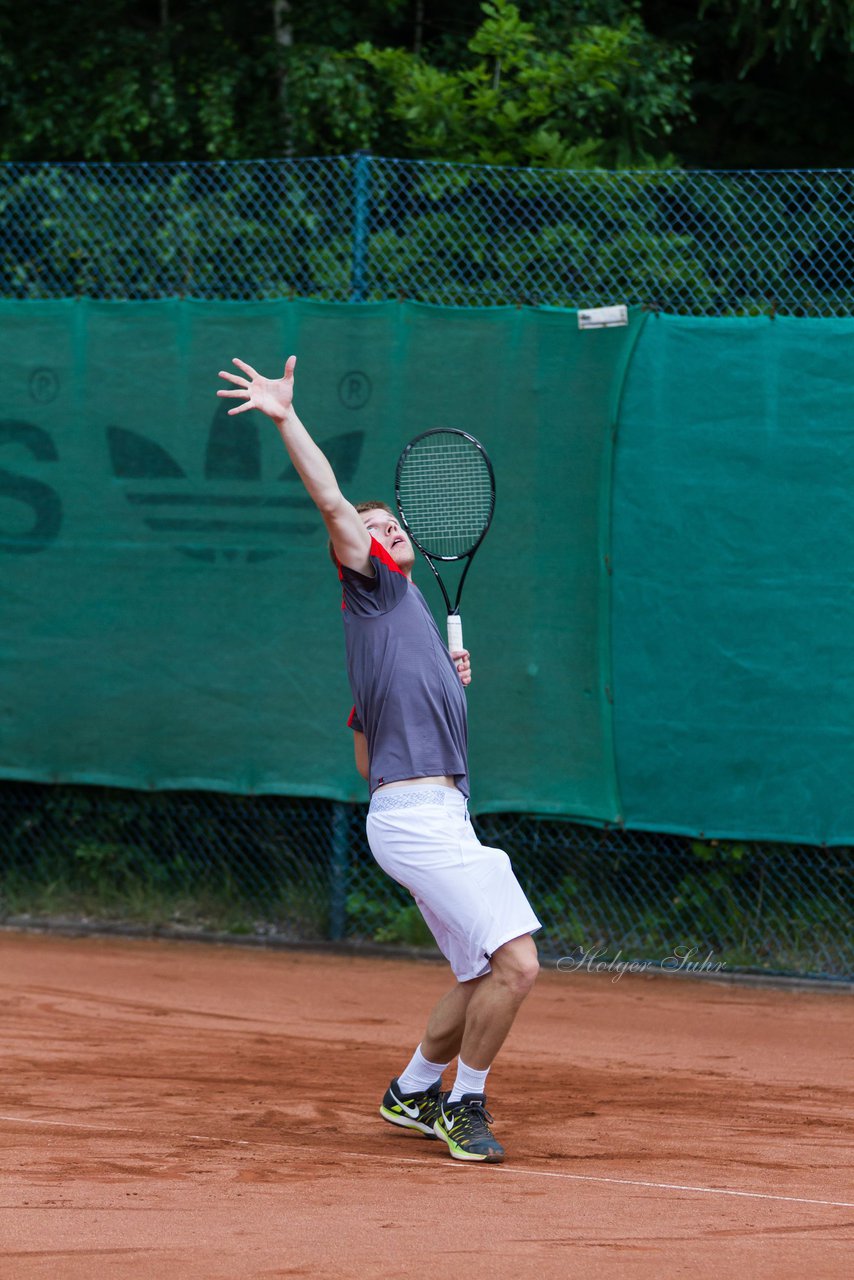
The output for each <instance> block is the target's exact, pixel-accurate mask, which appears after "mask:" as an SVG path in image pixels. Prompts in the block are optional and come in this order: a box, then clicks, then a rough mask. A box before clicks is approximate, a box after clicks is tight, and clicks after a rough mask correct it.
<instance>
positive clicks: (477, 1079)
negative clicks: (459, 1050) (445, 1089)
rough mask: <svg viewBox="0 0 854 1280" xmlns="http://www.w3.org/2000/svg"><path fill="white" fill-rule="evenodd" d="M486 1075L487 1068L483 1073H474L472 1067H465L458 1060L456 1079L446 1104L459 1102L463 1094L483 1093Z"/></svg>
mask: <svg viewBox="0 0 854 1280" xmlns="http://www.w3.org/2000/svg"><path fill="white" fill-rule="evenodd" d="M488 1075H489V1067H487V1068H486V1070H485V1071H475V1069H474V1067H467V1066H466V1064H465V1063H464V1062H463V1060H462V1058H458V1059H457V1078H456V1080H455V1081H454V1087H453V1089H452V1090H451V1092H450V1094H449V1095H448V1102H459V1100H460V1098H461V1097H462V1096H463V1094H464V1093H485V1092H486V1077H487V1076H488Z"/></svg>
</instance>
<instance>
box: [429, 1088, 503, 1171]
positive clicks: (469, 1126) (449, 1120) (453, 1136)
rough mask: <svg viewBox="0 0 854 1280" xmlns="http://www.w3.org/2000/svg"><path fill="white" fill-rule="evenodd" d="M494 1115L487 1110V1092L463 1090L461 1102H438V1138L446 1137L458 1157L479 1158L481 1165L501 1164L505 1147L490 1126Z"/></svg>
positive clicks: (436, 1131)
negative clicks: (465, 1091) (467, 1091)
mask: <svg viewBox="0 0 854 1280" xmlns="http://www.w3.org/2000/svg"><path fill="white" fill-rule="evenodd" d="M491 1124H492V1116H491V1115H490V1114H489V1112H488V1111H487V1109H486V1094H483V1093H464V1094H463V1096H462V1098H460V1100H459V1102H450V1103H449V1102H448V1101H447V1100H446V1097H443V1098H442V1099H441V1101H440V1103H439V1116H438V1118H437V1120H436V1122H435V1123H434V1125H433V1128H434V1130H435V1133H436V1136H437V1138H443V1139H444V1140H445V1142H447V1144H448V1150H449V1151H450V1153H451V1155H452V1156H453V1157H454V1159H455V1160H479V1161H480V1162H481V1163H482V1164H501V1162H502V1161H503V1159H504V1148H503V1147H502V1145H501V1143H500V1142H499V1141H498V1139H497V1138H496V1137H495V1134H494V1133H493V1132H492V1130H491V1129H490V1127H489V1126H490V1125H491Z"/></svg>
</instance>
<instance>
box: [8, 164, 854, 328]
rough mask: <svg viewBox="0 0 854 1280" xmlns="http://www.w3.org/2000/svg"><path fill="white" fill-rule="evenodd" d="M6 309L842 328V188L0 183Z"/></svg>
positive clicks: (274, 181) (848, 269)
mask: <svg viewBox="0 0 854 1280" xmlns="http://www.w3.org/2000/svg"><path fill="white" fill-rule="evenodd" d="M0 211H2V220H3V243H2V251H0V295H2V296H5V297H11V298H53V297H73V296H81V295H86V296H92V297H98V298H130V299H144V298H161V297H197V298H228V299H247V298H282V297H285V298H287V297H293V296H299V297H312V298H323V299H330V300H338V301H356V302H360V301H372V300H376V299H382V298H398V297H400V298H408V299H412V300H415V301H422V302H433V303H442V304H451V305H472V306H482V305H494V304H501V303H504V304H508V303H529V304H539V305H549V306H560V307H582V306H592V305H597V304H604V303H612V302H626V303H629V304H641V305H646V306H657V307H661V308H663V309H665V310H669V311H681V312H693V313H698V314H710V315H723V314H756V313H760V312H771V313H785V314H788V315H850V314H852V313H854V236H852V232H851V228H852V223H854V173H852V172H851V171H847V170H815V171H786V172H770V171H758V170H747V171H736V172H705V171H683V170H668V171H662V172H657V171H634V172H604V171H600V170H589V171H560V170H541V169H511V168H497V167H491V166H486V165H463V164H450V163H444V162H440V161H416V160H390V159H383V158H379V157H373V156H369V155H365V154H357V155H355V156H344V157H332V158H326V159H300V160H270V161H247V162H236V161H235V162H210V163H195V164H187V163H175V164H32V163H31V164H5V165H2V166H0Z"/></svg>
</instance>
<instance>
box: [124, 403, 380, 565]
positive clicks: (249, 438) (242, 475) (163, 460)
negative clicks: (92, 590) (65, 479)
mask: <svg viewBox="0 0 854 1280" xmlns="http://www.w3.org/2000/svg"><path fill="white" fill-rule="evenodd" d="M363 442H364V432H363V431H347V432H344V433H343V434H341V435H337V436H333V437H331V439H328V440H324V441H321V442H320V447H321V448H322V449H323V452H324V453H325V454H326V456H327V457H328V458H329V461H330V462H331V464H332V468H333V470H334V471H335V474H336V476H337V477H338V479H339V480H340V481H341V483H342V484H347V483H349V482H350V481H351V480H352V479H353V477H354V476H355V474H356V470H357V468H358V465H359V458H360V456H361V452H362V444H363ZM107 443H108V446H109V450H110V459H111V462H112V467H113V473H114V475H115V477H116V479H117V480H120V481H122V483H123V486H124V491H125V497H126V498H127V500H128V502H129V503H130V504H131V506H132V507H133V508H135V509H136V510H137V511H139V512H140V514H141V515H142V523H143V524H144V525H145V527H146V528H147V529H148V530H149V531H150V533H152V534H154V535H156V536H157V540H158V541H161V540H162V541H164V542H166V543H167V544H169V545H172V546H173V547H174V548H175V550H176V551H180V552H182V553H183V554H184V555H186V556H191V557H192V558H193V559H196V560H207V561H211V562H213V561H216V560H217V559H219V558H222V559H224V560H232V561H233V560H245V561H247V562H249V563H257V562H259V561H261V560H269V559H271V558H272V557H273V556H278V555H284V554H285V552H288V551H292V550H293V539H294V538H295V537H299V538H302V537H305V536H308V535H311V534H315V535H318V536H319V535H320V534H321V533H322V531H323V525H322V523H321V520H320V517H319V516H318V514H317V512H316V511H315V509H314V504H313V503H312V501H311V499H310V498H309V496H308V494H307V493H306V492H305V490H304V489H303V487H302V483H301V481H300V479H299V477H298V476H297V474H296V472H295V471H294V469H293V467H292V466H290V464H289V465H288V466H286V467H285V468H284V470H283V471H281V472H280V473H279V474H278V475H277V476H275V477H274V478H273V479H274V482H275V484H274V485H271V483H270V480H269V479H267V480H265V478H264V476H263V474H262V471H263V465H262V452H261V437H260V433H259V429H258V424H256V423H253V422H251V421H250V422H247V419H246V417H245V416H241V417H239V418H237V419H235V418H229V416H228V406H227V405H225V404H222V405H220V406H219V407H218V408H217V411H216V413H215V414H214V418H213V422H212V423H211V428H210V431H209V433H208V439H207V446H206V450H205V457H204V467H203V471H202V477H201V479H198V480H193V479H191V478H190V477H189V476H188V474H187V472H186V471H185V470H184V468H183V467H182V466H181V465H180V464H179V463H178V462H177V461H176V460H175V458H174V457H173V456H172V455H171V454H170V453H168V452H167V450H166V449H164V448H163V446H162V445H160V444H158V443H157V442H156V441H154V440H151V439H149V438H148V437H147V436H143V435H140V434H139V432H137V431H128V430H126V429H125V428H124V427H108V428H107ZM280 484H281V485H285V486H286V487H287V488H286V491H285V492H281V491H280V490H279V485H280ZM288 490H290V491H288Z"/></svg>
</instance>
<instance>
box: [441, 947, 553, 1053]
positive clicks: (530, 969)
mask: <svg viewBox="0 0 854 1280" xmlns="http://www.w3.org/2000/svg"><path fill="white" fill-rule="evenodd" d="M491 963H492V972H491V973H488V974H487V975H486V977H485V978H481V979H480V980H479V983H478V986H477V989H476V990H475V991H473V992H472V994H471V996H470V998H469V1001H468V1009H467V1012H466V1022H465V1031H464V1033H463V1038H462V1043H461V1045H460V1057H461V1058H462V1059H463V1061H464V1062H465V1064H466V1066H468V1067H472V1068H473V1069H474V1070H475V1071H485V1070H486V1068H487V1067H489V1066H491V1065H492V1062H493V1060H494V1058H495V1055H496V1054H497V1053H498V1050H499V1049H500V1048H501V1046H502V1044H503V1043H504V1041H505V1038H506V1036H507V1032H508V1031H509V1030H510V1028H511V1027H512V1025H513V1019H514V1018H515V1017H516V1014H517V1013H518V1011H519V1007H520V1005H521V1004H522V1001H523V1000H524V999H525V996H526V995H527V994H528V992H529V991H530V990H531V988H532V987H533V985H534V983H535V981H536V978H537V973H538V972H539V962H538V960H537V948H536V946H535V944H534V940H533V938H532V937H531V936H530V934H525V935H524V936H523V937H521V938H513V939H512V940H511V941H510V942H505V944H504V946H503V947H499V948H498V950H497V951H496V952H495V954H494V955H493V956H492V961H491ZM434 1061H435V1059H434Z"/></svg>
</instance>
